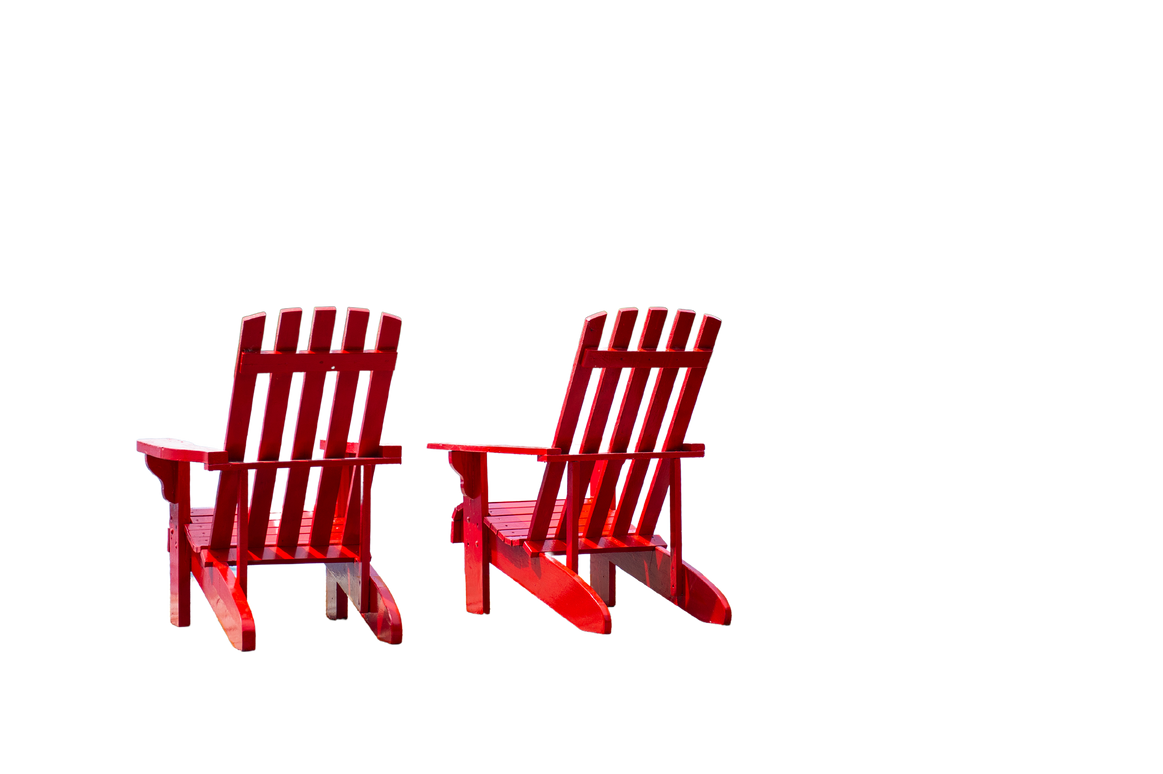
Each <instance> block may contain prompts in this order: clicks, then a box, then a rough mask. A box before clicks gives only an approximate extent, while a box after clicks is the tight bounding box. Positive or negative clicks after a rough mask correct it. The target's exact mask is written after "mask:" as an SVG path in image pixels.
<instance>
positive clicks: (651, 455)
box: [537, 449, 705, 462]
mask: <svg viewBox="0 0 1163 774" xmlns="http://www.w3.org/2000/svg"><path fill="white" fill-rule="evenodd" d="M702 456H705V455H704V453H703V450H702V449H697V450H694V449H690V450H688V449H681V450H678V451H660V452H595V453H593V454H554V455H552V456H546V455H542V456H539V457H538V458H537V459H538V460H540V461H541V462H615V461H627V460H669V459H675V458H679V457H702Z"/></svg>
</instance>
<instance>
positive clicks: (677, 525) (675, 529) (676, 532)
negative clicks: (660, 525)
mask: <svg viewBox="0 0 1163 774" xmlns="http://www.w3.org/2000/svg"><path fill="white" fill-rule="evenodd" d="M679 465H680V460H678V459H677V458H675V459H672V460H671V461H670V464H669V465H664V464H663V463H661V462H660V463H659V464H658V467H660V468H662V467H666V468H668V469H669V470H670V559H671V561H670V601H671V602H674V603H675V604H676V605H680V606H681V605H682V601H681V599H680V597H681V595H682V593H683V590H684V588H685V587H684V585H683V579H682V475H681V473H680V471H679ZM653 531H654V530H651V532H653Z"/></svg>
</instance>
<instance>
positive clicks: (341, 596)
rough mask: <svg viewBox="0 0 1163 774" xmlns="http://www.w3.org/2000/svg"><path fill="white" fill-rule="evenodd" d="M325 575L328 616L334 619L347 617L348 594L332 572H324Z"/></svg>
mask: <svg viewBox="0 0 1163 774" xmlns="http://www.w3.org/2000/svg"><path fill="white" fill-rule="evenodd" d="M324 575H325V576H326V583H327V617H328V618H330V619H331V620H332V621H338V620H340V619H344V618H347V594H345V593H344V591H343V589H341V588H340V587H339V584H338V583H337V582H336V580H335V578H333V577H332V575H331V573H330V572H324Z"/></svg>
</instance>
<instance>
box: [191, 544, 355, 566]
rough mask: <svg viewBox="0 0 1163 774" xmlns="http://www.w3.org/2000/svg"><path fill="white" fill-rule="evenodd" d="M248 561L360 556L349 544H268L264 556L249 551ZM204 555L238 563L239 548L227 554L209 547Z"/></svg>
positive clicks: (297, 561)
mask: <svg viewBox="0 0 1163 774" xmlns="http://www.w3.org/2000/svg"><path fill="white" fill-rule="evenodd" d="M246 553H247V559H246V563H247V564H248V565H249V564H310V563H314V562H354V561H356V560H357V559H358V558H359V557H358V556H357V555H356V552H355V551H353V550H352V549H350V548H348V547H347V546H334V545H332V546H325V547H323V548H322V549H317V548H312V547H311V546H295V547H294V548H291V549H284V548H279V547H278V546H267V547H266V548H264V549H263V550H262V556H259V555H258V554H257V553H255V552H254V551H247V552H246ZM202 555H203V556H204V557H207V558H211V559H214V560H215V561H217V562H220V563H222V564H238V549H237V548H236V547H231V549H230V550H229V551H228V552H226V554H225V556H224V555H223V552H222V551H215V550H212V549H209V548H206V549H203V550H202Z"/></svg>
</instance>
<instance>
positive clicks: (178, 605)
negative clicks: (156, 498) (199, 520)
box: [169, 462, 192, 626]
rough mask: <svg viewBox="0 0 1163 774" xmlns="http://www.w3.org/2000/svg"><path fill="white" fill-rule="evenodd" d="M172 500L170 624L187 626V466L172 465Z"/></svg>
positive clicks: (188, 569) (183, 463)
mask: <svg viewBox="0 0 1163 774" xmlns="http://www.w3.org/2000/svg"><path fill="white" fill-rule="evenodd" d="M174 465H175V470H174V474H175V475H174V498H173V499H172V500H171V501H170V534H169V538H170V540H169V543H170V545H169V548H170V623H172V624H173V625H174V626H189V625H190V556H191V553H192V552H191V551H190V543H189V542H188V541H187V540H186V525H187V524H189V523H190V463H188V462H182V463H175V464H174Z"/></svg>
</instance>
